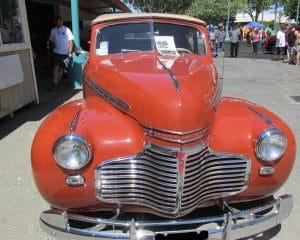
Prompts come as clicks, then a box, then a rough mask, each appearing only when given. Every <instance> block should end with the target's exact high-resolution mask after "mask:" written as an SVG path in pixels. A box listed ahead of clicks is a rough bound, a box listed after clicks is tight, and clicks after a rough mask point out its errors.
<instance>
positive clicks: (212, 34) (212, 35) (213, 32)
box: [209, 27, 217, 55]
mask: <svg viewBox="0 0 300 240" xmlns="http://www.w3.org/2000/svg"><path fill="white" fill-rule="evenodd" d="M209 40H210V45H211V50H212V51H213V55H215V54H216V50H217V49H216V48H217V33H216V30H215V28H214V27H212V28H211V29H210V32H209Z"/></svg>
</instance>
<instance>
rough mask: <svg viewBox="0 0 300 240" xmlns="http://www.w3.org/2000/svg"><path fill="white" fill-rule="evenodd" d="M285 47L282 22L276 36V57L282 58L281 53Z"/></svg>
mask: <svg viewBox="0 0 300 240" xmlns="http://www.w3.org/2000/svg"><path fill="white" fill-rule="evenodd" d="M285 47H286V39H285V26H284V25H283V24H282V25H281V26H280V29H279V30H278V32H277V36H276V49H277V57H280V59H281V60H283V53H284V51H285Z"/></svg>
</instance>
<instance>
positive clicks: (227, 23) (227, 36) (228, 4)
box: [226, 0, 300, 40]
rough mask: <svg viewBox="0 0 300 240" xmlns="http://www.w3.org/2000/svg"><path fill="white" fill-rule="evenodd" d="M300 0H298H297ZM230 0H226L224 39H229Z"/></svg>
mask: <svg viewBox="0 0 300 240" xmlns="http://www.w3.org/2000/svg"><path fill="white" fill-rule="evenodd" d="M299 1H300V0H299ZM230 7H231V0H227V8H228V9H227V22H226V39H227V40H228V39H229V21H230Z"/></svg>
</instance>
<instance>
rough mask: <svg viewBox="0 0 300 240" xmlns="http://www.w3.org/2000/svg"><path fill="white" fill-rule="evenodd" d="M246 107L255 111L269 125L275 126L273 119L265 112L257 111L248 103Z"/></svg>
mask: <svg viewBox="0 0 300 240" xmlns="http://www.w3.org/2000/svg"><path fill="white" fill-rule="evenodd" d="M246 107H247V108H248V109H249V110H251V111H252V112H254V113H255V114H256V115H257V116H259V117H260V118H261V119H262V120H264V121H265V122H266V123H267V124H268V125H269V126H271V127H273V126H274V122H273V120H272V119H270V118H269V117H267V116H266V115H264V114H263V113H261V112H259V111H257V110H256V109H254V108H253V107H252V106H250V105H246Z"/></svg>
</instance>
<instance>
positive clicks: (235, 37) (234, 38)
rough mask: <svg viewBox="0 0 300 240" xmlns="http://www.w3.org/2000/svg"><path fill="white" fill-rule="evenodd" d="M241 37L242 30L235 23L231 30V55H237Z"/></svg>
mask: <svg viewBox="0 0 300 240" xmlns="http://www.w3.org/2000/svg"><path fill="white" fill-rule="evenodd" d="M240 37H241V31H240V29H239V27H238V25H234V27H233V29H232V30H231V31H230V57H237V56H238V52H239V42H240Z"/></svg>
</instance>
